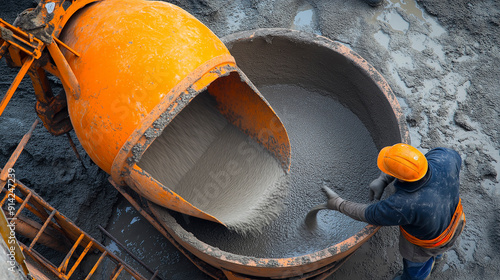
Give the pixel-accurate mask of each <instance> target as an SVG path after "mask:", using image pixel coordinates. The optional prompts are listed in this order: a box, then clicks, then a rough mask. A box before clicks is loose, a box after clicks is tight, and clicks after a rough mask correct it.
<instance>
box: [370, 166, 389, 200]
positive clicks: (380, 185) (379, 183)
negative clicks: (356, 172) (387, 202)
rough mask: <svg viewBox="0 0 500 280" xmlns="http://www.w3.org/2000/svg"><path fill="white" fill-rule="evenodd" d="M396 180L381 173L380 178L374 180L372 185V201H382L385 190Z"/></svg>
mask: <svg viewBox="0 0 500 280" xmlns="http://www.w3.org/2000/svg"><path fill="white" fill-rule="evenodd" d="M393 180H394V177H392V176H390V175H387V174H385V173H384V172H381V173H380V176H379V177H378V178H377V179H375V180H373V181H372V182H371V183H370V185H369V186H368V187H369V188H370V201H372V200H374V199H376V200H380V198H381V197H382V194H383V193H384V190H385V188H386V187H387V185H389V184H390V183H391V182H392V181H393Z"/></svg>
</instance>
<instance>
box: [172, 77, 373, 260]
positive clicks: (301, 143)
mask: <svg viewBox="0 0 500 280" xmlns="http://www.w3.org/2000/svg"><path fill="white" fill-rule="evenodd" d="M260 91H261V93H262V94H263V95H264V96H265V97H266V99H267V100H268V101H269V103H270V104H271V106H272V107H273V108H274V109H275V111H276V113H277V114H278V116H279V117H280V118H281V120H282V122H283V124H284V125H285V128H286V129H287V131H288V134H289V137H290V143H291V146H292V165H291V168H290V174H289V177H290V178H289V180H290V183H289V185H288V195H287V197H286V198H285V200H284V204H285V207H284V209H283V211H282V213H281V214H280V216H279V217H278V219H277V220H275V221H274V222H272V223H271V224H270V225H269V226H267V227H265V228H264V229H263V233H262V234H258V235H254V236H242V235H239V234H236V233H234V232H231V231H229V230H226V229H225V228H224V227H222V226H218V225H216V224H214V223H210V222H205V221H202V220H199V219H194V218H186V216H183V215H175V214H174V217H176V219H177V222H178V223H179V224H180V225H181V226H183V227H184V228H185V229H186V230H187V231H188V232H191V233H193V234H194V236H195V237H196V238H198V239H199V240H201V241H202V242H205V243H207V244H209V245H212V246H214V247H218V248H219V249H221V250H223V251H226V252H230V253H235V254H239V255H243V256H253V257H262V258H284V257H294V256H299V255H305V254H309V253H312V252H316V251H319V250H322V249H325V248H327V247H329V246H332V245H334V244H337V243H339V242H341V241H343V240H345V239H347V238H349V237H351V236H352V235H354V234H355V233H357V232H358V231H360V230H361V229H362V228H363V227H364V226H366V224H365V223H361V222H356V221H352V220H351V219H349V218H347V217H346V216H344V215H342V214H340V213H337V212H334V211H322V212H320V213H319V215H318V229H317V230H315V231H308V230H307V229H306V228H305V227H304V217H305V216H306V214H307V212H308V211H309V209H310V208H311V207H312V206H314V205H316V204H318V203H321V202H324V201H325V196H324V194H323V193H322V191H321V186H323V185H327V186H329V187H332V188H334V189H335V190H337V191H338V192H339V194H341V195H342V196H344V197H346V198H348V199H351V200H353V201H357V202H367V198H368V197H367V191H366V186H367V185H368V183H369V182H370V180H371V179H373V178H375V177H376V176H377V174H378V171H377V169H376V165H375V164H373V160H374V159H375V158H376V154H377V149H376V147H375V145H374V143H373V140H372V139H371V137H370V134H369V132H368V130H367V129H366V128H365V127H364V125H363V124H362V123H361V121H360V120H359V119H358V118H357V117H356V115H354V114H353V113H352V112H351V111H350V110H349V109H347V108H345V107H344V106H342V105H341V104H340V103H339V102H338V101H336V100H335V99H334V98H332V97H331V96H330V95H329V93H328V92H324V91H321V90H318V91H316V90H314V89H311V88H309V89H304V88H302V87H299V86H295V85H268V86H263V87H260Z"/></svg>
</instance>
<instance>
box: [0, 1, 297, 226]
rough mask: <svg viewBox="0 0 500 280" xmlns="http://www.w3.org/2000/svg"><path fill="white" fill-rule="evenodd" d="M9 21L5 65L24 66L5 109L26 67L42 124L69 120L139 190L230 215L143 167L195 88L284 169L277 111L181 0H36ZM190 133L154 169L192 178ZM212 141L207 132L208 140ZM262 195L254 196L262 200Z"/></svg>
mask: <svg viewBox="0 0 500 280" xmlns="http://www.w3.org/2000/svg"><path fill="white" fill-rule="evenodd" d="M14 25H15V26H16V27H15V26H12V25H10V24H8V23H6V22H3V21H2V22H1V26H2V41H1V42H2V47H1V52H0V54H1V55H3V56H6V57H7V59H8V60H9V61H10V62H11V65H12V66H17V67H22V68H21V72H20V74H19V76H18V78H16V81H15V82H14V84H13V87H11V89H10V90H9V92H8V93H7V94H6V96H5V97H4V99H3V100H2V104H1V109H2V111H3V109H4V108H5V107H6V105H7V103H8V101H9V99H10V97H11V96H12V94H13V93H14V91H15V87H16V83H17V84H18V81H19V77H22V76H23V75H24V74H25V73H26V72H28V74H29V75H30V77H31V80H32V82H33V85H34V89H35V93H36V96H37V106H36V110H37V113H38V115H39V116H40V118H41V119H42V121H43V123H44V126H45V127H46V128H47V129H48V130H49V132H51V133H52V134H54V135H61V134H64V133H67V132H68V131H70V130H71V129H74V130H75V133H76V135H77V137H78V140H79V141H80V143H81V145H82V146H83V148H84V149H85V151H86V152H87V154H88V155H89V156H90V157H91V158H92V160H93V161H94V162H95V163H96V164H97V165H98V166H99V167H100V168H102V169H103V170H104V171H106V172H107V173H108V174H110V175H111V177H112V178H113V180H114V181H115V182H117V183H118V184H120V185H128V186H129V187H130V188H132V189H133V190H134V191H136V192H137V193H138V194H139V195H141V196H143V197H144V198H146V199H148V200H150V201H152V202H154V203H156V204H158V205H160V206H163V207H167V208H169V209H172V210H175V211H178V212H181V213H184V214H188V215H191V216H195V217H198V218H202V219H206V220H210V221H214V222H218V223H222V224H227V222H226V221H228V219H225V220H224V219H221V218H220V217H218V216H216V215H215V214H214V213H210V212H207V211H206V210H205V209H210V205H211V204H213V203H215V204H217V203H218V202H217V201H214V200H210V199H206V196H207V194H203V193H201V194H200V192H199V191H198V190H197V187H196V186H194V185H196V183H190V185H189V186H188V187H185V186H184V187H185V188H192V189H193V195H191V196H189V197H188V198H186V197H184V196H182V195H179V194H178V191H179V189H180V191H182V188H180V187H179V188H178V189H175V188H174V187H175V186H171V185H168V183H170V182H173V181H172V180H170V181H169V180H168V177H172V176H173V175H172V176H165V177H167V179H165V180H160V179H158V178H156V176H152V174H151V172H153V171H150V169H147V168H144V167H143V166H142V167H141V165H142V163H141V158H142V156H143V155H144V154H145V152H146V151H147V150H148V148H149V147H150V146H151V145H152V144H153V143H154V142H155V140H156V139H157V138H158V137H160V136H161V135H162V132H163V131H164V130H165V128H166V127H167V126H168V125H169V124H170V123H171V122H173V121H174V120H175V119H176V116H177V115H178V114H179V113H180V112H181V111H182V110H184V109H185V108H186V107H187V106H188V104H190V102H191V101H192V100H194V99H195V98H196V97H197V96H198V95H199V94H200V93H201V92H206V93H205V94H204V95H206V96H207V97H205V99H209V102H211V104H212V106H213V107H214V108H215V110H212V111H214V114H215V115H217V116H219V115H220V116H223V117H224V118H225V120H223V121H224V122H227V123H228V124H229V125H232V126H234V127H236V128H237V129H238V130H240V131H241V132H243V133H244V134H245V135H247V136H248V137H249V138H250V139H251V140H252V141H254V142H256V143H258V145H260V146H262V147H264V149H265V150H266V151H267V153H269V154H270V155H272V157H273V158H274V159H273V160H275V161H276V162H277V163H278V165H279V166H280V168H281V169H282V171H283V172H286V171H287V170H288V169H289V167H290V143H289V140H288V135H287V132H286V130H285V128H284V127H283V124H282V123H281V121H280V120H279V118H278V117H277V115H276V113H275V112H274V111H273V109H272V108H271V107H270V106H269V104H268V103H267V101H266V100H265V99H264V98H263V96H262V95H261V94H260V93H259V91H258V90H257V89H256V88H255V87H254V86H253V84H252V83H251V82H250V81H249V80H248V78H247V77H246V76H245V74H244V73H243V72H242V71H241V70H240V69H239V68H238V66H237V65H236V63H235V60H234V58H233V57H232V56H231V55H230V53H229V51H228V50H227V48H226V47H225V46H224V44H223V43H222V42H221V41H220V40H219V39H218V38H217V36H216V35H214V34H213V33H212V32H211V31H210V30H209V29H208V28H207V27H206V26H205V25H203V24H202V23H201V22H200V21H198V20H197V19H196V18H194V17H193V16H192V15H190V14H188V13H187V12H185V11H184V10H182V9H180V8H179V7H177V6H174V5H171V4H168V3H164V2H155V1H143V0H125V1H122V0H120V1H117V0H106V1H95V0H81V1H64V0H58V1H49V0H43V1H41V2H40V3H39V5H38V6H37V8H35V9H30V10H27V11H25V12H23V13H22V14H20V16H19V17H18V18H17V20H16V21H15V23H14ZM28 69H29V71H28ZM48 75H54V76H56V77H58V78H59V79H60V80H61V82H62V84H63V87H64V91H65V94H58V95H57V94H54V93H53V92H52V90H51V88H50V86H49V83H48V80H47V76H48ZM193 106H194V105H193ZM193 110H194V111H195V112H197V110H195V109H193ZM200 114H201V113H199V114H198V115H199V116H198V119H199V120H198V121H193V122H192V123H190V124H183V123H180V124H179V126H181V129H182V130H189V129H190V127H186V126H197V125H198V126H200V124H199V122H202V121H203V120H207V119H209V118H210V116H204V115H200ZM179 119H180V118H179ZM176 121H177V120H176ZM177 122H180V121H177ZM204 125H210V124H209V123H207V124H205V123H204V124H203V126H204ZM224 125H225V124H224ZM183 126H184V127H183ZM200 129H201V128H200ZM220 129H221V128H219V130H220ZM217 133H218V132H214V135H215V136H213V137H216V136H217ZM174 135H175V133H174ZM191 136H192V137H191V138H189V139H199V140H197V141H198V142H197V141H194V142H193V141H191V142H189V141H190V140H189V141H186V140H185V139H178V141H177V143H171V145H167V146H169V147H172V146H175V147H178V146H179V145H180V146H181V148H179V149H177V150H175V151H174V152H172V153H174V154H173V155H172V153H171V154H168V155H166V156H165V157H164V158H163V159H161V160H160V161H159V162H158V163H156V165H158V166H159V165H161V166H160V167H158V170H159V171H157V172H156V173H158V174H155V175H158V176H160V177H161V174H162V173H163V172H167V173H168V170H175V169H176V168H177V169H182V170H181V171H176V172H177V173H179V172H180V173H181V174H177V176H178V177H179V178H177V181H179V180H180V179H182V177H186V176H187V177H189V176H188V175H186V174H187V172H188V170H190V169H192V168H193V166H194V165H195V163H196V161H197V158H199V157H201V155H202V154H203V153H204V152H205V150H206V149H208V148H207V147H201V148H197V149H198V150H199V151H198V154H197V155H195V156H193V157H195V158H194V159H190V161H189V160H188V162H187V163H184V165H185V166H181V167H179V165H181V164H182V163H178V162H180V161H182V158H184V155H183V154H182V151H183V149H184V150H185V149H188V150H189V149H193V147H192V146H196V147H198V146H202V145H201V144H200V143H199V142H200V141H202V142H203V141H204V139H205V138H207V136H206V135H198V134H192V135H191ZM207 139H208V138H207ZM211 141H213V139H209V140H206V141H205V142H206V143H205V144H206V145H205V146H209V145H210V143H211ZM157 142H160V141H157ZM188 142H189V143H188ZM158 149H160V150H162V149H163V148H162V147H160V148H158ZM158 149H156V151H158ZM151 153H153V156H154V152H151ZM179 158H180V159H179ZM221 158H223V157H221ZM228 160H229V159H228ZM145 165H147V164H145ZM224 166H226V165H224ZM165 170H166V171H165ZM153 173H154V172H153ZM199 184H202V183H199ZM255 184H258V183H255ZM257 187H258V185H250V186H245V188H247V189H254V188H257ZM228 189H229V191H230V190H231V189H234V190H235V191H236V190H237V188H236V187H229V188H228ZM226 191H228V190H226V189H224V190H219V192H226ZM259 191H260V190H259ZM262 193H264V192H262ZM200 197H201V198H200ZM196 199H197V200H198V201H194V200H196ZM201 200H203V202H199V201H201ZM261 200H262V199H260V200H255V203H257V202H259V201H260V202H259V203H263V202H262V201H261ZM207 205H208V206H207ZM254 206H255V205H252V204H251V203H250V204H248V205H240V204H239V203H236V204H235V203H233V204H231V205H226V206H225V209H224V211H225V212H235V211H239V212H241V211H245V210H243V209H242V207H245V208H248V209H251V208H256V207H254ZM231 207H232V208H231ZM257 208H258V207H257ZM254 212H255V211H254ZM252 215H256V213H253V214H252Z"/></svg>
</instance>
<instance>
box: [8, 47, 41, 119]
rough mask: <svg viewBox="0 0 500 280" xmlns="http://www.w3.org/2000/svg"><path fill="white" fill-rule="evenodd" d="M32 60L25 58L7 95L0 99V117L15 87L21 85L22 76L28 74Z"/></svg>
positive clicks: (31, 58)
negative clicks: (0, 100)
mask: <svg viewBox="0 0 500 280" xmlns="http://www.w3.org/2000/svg"><path fill="white" fill-rule="evenodd" d="M33 61H34V58H33V57H32V56H30V57H28V58H26V60H25V62H24V64H23V67H21V70H20V71H19V73H17V76H16V77H15V78H14V81H13V82H12V84H11V85H10V87H9V89H8V90H7V93H5V95H4V97H3V98H2V102H0V116H1V115H2V114H3V111H4V110H5V107H7V104H8V103H9V101H10V99H11V98H12V96H13V95H14V92H15V91H16V89H17V87H18V86H19V84H20V83H21V81H22V80H23V78H24V75H26V73H27V72H28V69H29V68H30V67H31V64H32V63H33Z"/></svg>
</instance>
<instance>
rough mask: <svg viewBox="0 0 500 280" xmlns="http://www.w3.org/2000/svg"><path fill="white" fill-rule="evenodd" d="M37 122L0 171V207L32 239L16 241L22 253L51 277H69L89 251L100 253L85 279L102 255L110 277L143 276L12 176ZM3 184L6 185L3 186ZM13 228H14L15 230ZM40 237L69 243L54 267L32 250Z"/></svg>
mask: <svg viewBox="0 0 500 280" xmlns="http://www.w3.org/2000/svg"><path fill="white" fill-rule="evenodd" d="M37 124H38V120H37V121H35V122H34V123H33V125H32V127H31V129H30V130H29V131H28V133H26V135H24V137H23V139H22V140H21V142H20V143H19V145H18V147H17V148H16V150H15V151H14V153H13V154H12V156H11V157H10V159H9V160H8V162H7V163H6V164H5V166H4V168H3V169H2V170H1V172H0V183H1V184H0V192H1V194H0V198H1V199H0V208H2V210H3V211H4V212H5V214H6V216H10V218H7V221H8V222H9V221H10V222H12V221H14V222H15V223H16V224H18V223H19V225H21V224H23V225H30V226H28V227H29V229H27V230H26V227H24V228H25V231H24V232H23V233H21V234H22V235H25V236H26V237H28V238H30V237H31V238H32V241H31V243H30V244H29V246H26V245H24V244H22V243H20V242H19V245H20V248H21V250H22V252H23V253H24V254H25V255H28V256H29V257H31V258H32V259H33V260H35V261H36V262H37V263H39V264H40V265H42V266H43V267H44V268H46V269H48V270H49V271H51V272H52V273H53V274H54V276H56V277H58V278H59V279H69V278H70V277H71V276H72V275H73V273H74V272H75V270H76V268H77V267H78V266H79V265H80V264H81V262H82V260H83V259H84V257H85V256H86V255H87V253H88V252H89V251H91V250H92V251H98V252H100V257H99V259H98V260H97V262H96V263H95V264H94V265H93V267H92V269H91V271H90V272H89V273H88V274H87V276H86V278H85V279H90V278H91V277H92V275H93V274H94V273H95V271H96V270H97V268H98V267H99V265H100V264H101V263H102V262H103V260H105V259H106V258H108V259H110V260H111V261H112V262H114V263H115V264H116V267H115V269H114V270H113V272H112V273H111V276H110V279H117V278H118V276H119V275H120V274H121V273H122V272H123V271H124V270H125V271H126V272H127V273H128V274H129V275H130V276H132V277H134V278H135V279H139V280H143V279H146V278H144V277H143V276H142V275H140V274H139V273H138V272H137V271H135V270H134V269H133V268H132V267H130V266H129V265H128V264H126V263H125V262H124V261H123V260H121V259H120V258H119V257H117V256H116V255H115V254H113V253H112V252H111V251H109V250H108V249H107V248H106V247H104V246H103V245H102V244H100V243H99V242H98V241H96V240H95V239H93V238H92V237H91V236H90V235H88V234H87V233H85V232H84V231H82V230H81V229H80V228H78V227H77V226H76V225H75V224H74V223H73V222H72V221H70V220H69V219H68V218H66V217H65V216H64V215H62V214H61V213H59V211H57V210H56V209H55V208H54V207H52V206H51V205H50V204H48V203H47V202H46V201H45V200H43V199H42V198H41V197H40V196H39V195H38V194H37V193H35V192H34V191H32V190H31V189H29V188H28V187H26V186H25V185H23V184H22V183H21V182H19V181H18V180H16V179H15V175H13V174H12V171H13V166H14V164H15V162H16V160H17V158H18V157H19V155H20V154H21V152H22V150H23V149H24V146H25V145H26V143H27V142H28V140H29V138H30V137H31V135H32V133H33V130H34V129H35V127H36V125H37ZM5 186H7V188H6V187H5ZM24 210H27V211H28V212H30V213H31V214H32V215H34V216H36V217H37V218H38V220H39V221H41V223H42V224H40V223H38V222H36V221H34V220H32V219H29V218H26V217H24V216H23V215H22V212H23V211H24ZM17 229H18V228H17V227H16V231H17ZM50 230H52V232H53V233H52V234H50V233H49V232H50ZM54 233H55V234H56V236H60V237H59V238H54V237H53V236H54ZM41 240H44V243H45V244H44V245H48V246H49V247H50V245H54V246H55V247H62V246H60V245H61V243H63V241H64V240H67V241H69V242H71V243H72V246H71V248H70V249H69V251H68V252H67V253H66V255H65V257H64V259H63V261H62V262H61V263H60V264H59V265H58V266H56V265H54V264H53V263H52V262H50V261H49V260H47V258H45V257H44V256H43V255H42V254H40V253H39V252H37V251H36V250H35V249H34V246H35V245H36V244H37V242H39V241H41ZM77 249H80V250H81V252H80V254H79V256H78V257H77V259H76V261H73V263H72V265H71V266H70V263H71V260H72V257H76V254H75V253H76V251H77Z"/></svg>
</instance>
